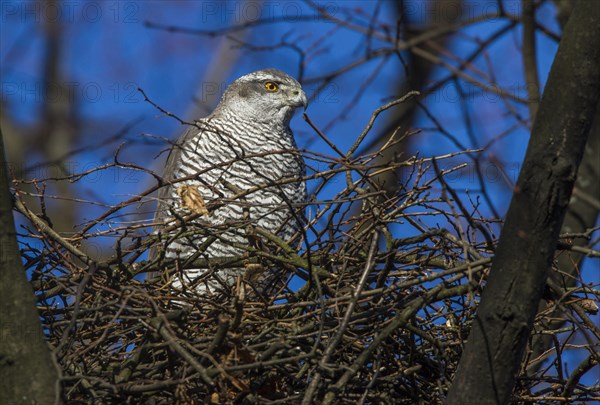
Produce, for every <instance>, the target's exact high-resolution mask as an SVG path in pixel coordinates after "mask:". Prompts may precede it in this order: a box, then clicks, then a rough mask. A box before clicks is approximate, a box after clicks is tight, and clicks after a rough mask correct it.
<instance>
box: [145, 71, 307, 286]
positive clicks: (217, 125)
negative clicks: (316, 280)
mask: <svg viewBox="0 0 600 405" xmlns="http://www.w3.org/2000/svg"><path fill="white" fill-rule="evenodd" d="M301 106H303V107H305V108H306V106H307V99H306V95H305V94H304V91H303V90H302V88H301V86H300V83H298V81H296V80H295V79H294V78H292V77H290V76H289V75H287V74H285V73H284V72H282V71H279V70H276V69H264V70H259V71H256V72H253V73H250V74H247V75H245V76H242V77H240V78H239V79H237V80H235V81H234V82H233V83H232V84H231V85H230V86H229V87H228V88H227V90H226V91H225V93H224V94H223V96H222V98H221V101H220V102H219V105H218V106H217V107H216V109H215V110H214V111H213V112H212V113H211V114H210V115H209V116H208V117H206V118H202V119H200V120H198V121H196V123H195V125H194V126H191V127H190V129H189V130H188V131H187V132H186V133H184V134H183V135H182V136H181V137H180V138H179V140H178V141H177V142H176V143H175V144H174V146H173V148H172V149H171V152H170V154H169V157H168V159H167V163H166V167H165V173H164V177H163V178H164V180H165V181H167V182H168V185H167V186H165V187H162V188H161V189H160V190H159V193H158V207H157V212H156V215H155V222H158V223H160V224H159V225H157V226H156V227H155V233H157V234H160V235H161V241H162V242H161V244H160V247H159V248H154V249H153V251H152V252H151V259H153V258H156V257H157V255H158V254H159V252H162V254H164V257H165V258H166V259H175V258H179V263H183V262H185V261H186V259H188V260H189V259H190V258H193V259H194V260H195V258H198V259H215V258H228V257H236V256H237V257H240V256H243V255H244V253H245V252H246V251H247V249H244V246H251V245H252V244H253V242H252V241H253V240H254V241H256V240H257V239H256V233H255V232H254V231H255V230H256V229H257V228H262V229H264V230H266V231H268V232H270V233H272V234H274V235H277V236H279V237H280V238H282V239H284V240H289V239H290V238H291V237H292V236H293V235H294V234H296V233H297V232H298V230H299V229H300V228H301V226H302V223H303V221H302V217H303V215H302V214H301V212H302V205H303V203H304V201H305V199H306V186H305V183H304V181H303V180H302V177H303V176H304V173H305V168H304V162H303V160H302V157H301V156H300V154H299V153H298V150H297V147H296V142H295V140H294V136H293V134H292V131H291V130H290V127H289V123H290V120H291V118H292V116H293V114H294V111H295V110H296V109H297V108H298V107H301ZM186 218H192V219H186ZM253 230H254V231H253ZM209 261H210V260H209ZM187 267H189V264H188V266H187ZM245 273H246V269H245V268H244V266H241V267H234V268H224V267H223V268H222V267H220V266H219V265H212V266H210V268H209V269H207V268H202V269H194V268H185V269H184V270H183V271H180V272H179V275H175V276H174V277H175V278H174V279H173V284H172V285H173V286H174V287H176V288H180V287H182V286H185V287H186V288H189V289H192V290H193V291H196V292H199V293H206V292H211V293H212V292H215V291H223V290H226V289H228V288H230V287H232V286H233V285H234V284H235V283H236V280H237V279H238V276H240V275H243V274H245ZM281 273H282V270H281V269H280V268H278V267H277V266H275V267H273V268H267V269H266V270H264V271H263V272H262V273H261V274H260V275H259V276H258V277H254V278H255V280H254V282H255V284H253V287H254V288H256V289H258V290H259V291H264V290H265V289H266V288H267V287H272V286H274V285H276V284H281V282H282V280H284V279H285V278H286V277H285V275H284V274H281Z"/></svg>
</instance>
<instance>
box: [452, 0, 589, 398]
mask: <svg viewBox="0 0 600 405" xmlns="http://www.w3.org/2000/svg"><path fill="white" fill-rule="evenodd" d="M599 98H600V7H598V4H597V3H596V2H594V1H579V2H578V3H577V5H576V6H575V9H574V11H573V14H572V16H571V18H570V20H569V22H568V24H567V26H566V27H565V31H564V35H563V38H562V40H561V43H560V46H559V48H558V52H557V54H556V58H555V61H554V63H553V65H552V69H551V71H550V76H549V78H548V83H547V85H546V90H545V92H544V95H543V97H542V101H541V104H540V108H539V111H538V114H537V118H536V120H535V124H534V127H533V130H532V134H531V139H530V141H529V146H528V149H527V153H526V156H525V160H524V163H523V168H522V171H521V173H520V175H519V179H518V181H517V185H516V188H515V190H514V195H513V199H512V202H511V204H510V207H509V210H508V214H507V217H506V223H505V225H504V228H503V230H502V235H501V238H500V242H499V245H498V248H497V250H496V256H495V258H494V260H493V264H492V270H491V274H490V278H489V280H488V284H487V286H486V288H485V289H484V292H483V294H482V298H481V304H480V306H479V309H478V311H477V315H476V317H475V319H474V320H473V326H472V329H471V333H470V335H469V339H468V341H467V344H466V347H465V350H464V353H463V356H462V359H461V361H460V364H459V367H458V370H457V372H456V375H455V378H454V381H453V384H452V387H451V388H450V392H449V394H448V399H447V403H448V404H465V403H479V404H506V403H508V401H509V400H510V397H511V394H512V390H513V387H514V383H515V376H516V374H517V372H518V370H519V366H520V364H521V360H522V357H523V352H524V349H525V346H526V344H527V339H528V337H529V333H530V331H531V327H532V323H533V318H534V316H535V313H536V310H537V307H538V304H539V301H540V298H541V296H542V292H543V289H544V286H545V283H546V278H547V276H548V269H549V268H550V265H551V263H552V260H553V258H554V251H555V249H556V244H557V240H558V235H559V232H560V228H561V224H562V222H563V219H564V216H565V213H566V211H567V206H568V203H569V199H570V197H571V192H572V189H573V185H574V183H575V178H576V173H577V168H578V166H579V163H580V161H581V158H582V156H583V151H584V148H585V143H586V138H587V135H588V132H589V129H590V126H591V123H592V119H593V117H594V114H595V112H596V109H597V107H598V101H599Z"/></svg>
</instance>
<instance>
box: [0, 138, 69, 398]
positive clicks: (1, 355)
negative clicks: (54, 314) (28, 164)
mask: <svg viewBox="0 0 600 405" xmlns="http://www.w3.org/2000/svg"><path fill="white" fill-rule="evenodd" d="M0 158H1V159H2V162H1V166H0V229H2V232H1V233H0V249H1V251H0V333H1V336H2V345H1V346H0V403H2V404H7V403H15V404H17V403H19V404H53V403H55V401H56V400H57V398H58V396H57V393H56V389H57V387H58V385H57V382H58V375H57V371H56V368H55V366H54V363H53V361H52V358H51V355H50V351H49V348H48V345H47V344H46V342H45V340H44V336H43V334H42V327H41V325H40V321H39V315H38V313H37V310H36V307H35V300H34V295H33V289H32V288H31V285H30V284H29V282H28V281H27V278H26V276H25V271H24V270H23V266H22V265H21V257H20V254H19V247H18V245H17V234H16V231H15V224H14V220H13V216H12V205H13V204H12V195H11V193H10V191H9V186H8V175H7V169H6V161H5V158H4V143H3V140H2V132H1V131H0Z"/></svg>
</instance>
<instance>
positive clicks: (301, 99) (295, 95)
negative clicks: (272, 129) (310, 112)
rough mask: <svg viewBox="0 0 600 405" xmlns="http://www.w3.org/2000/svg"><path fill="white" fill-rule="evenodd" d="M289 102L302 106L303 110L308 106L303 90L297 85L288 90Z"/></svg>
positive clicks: (295, 105)
mask: <svg viewBox="0 0 600 405" xmlns="http://www.w3.org/2000/svg"><path fill="white" fill-rule="evenodd" d="M290 102H291V105H292V106H294V107H300V106H302V107H304V109H305V110H306V107H308V99H307V98H306V94H305V93H304V90H302V89H301V88H299V87H298V88H295V89H292V90H291V91H290Z"/></svg>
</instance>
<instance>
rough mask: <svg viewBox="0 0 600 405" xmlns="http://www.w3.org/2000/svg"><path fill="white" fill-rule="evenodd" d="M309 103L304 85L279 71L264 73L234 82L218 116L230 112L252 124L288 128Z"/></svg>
mask: <svg viewBox="0 0 600 405" xmlns="http://www.w3.org/2000/svg"><path fill="white" fill-rule="evenodd" d="M307 104H308V101H307V99H306V94H304V91H303V90H302V86H300V83H298V81H297V80H296V79H294V78H293V77H291V76H289V75H287V74H286V73H284V72H282V71H280V70H277V69H263V70H258V71H256V72H253V73H249V74H247V75H245V76H242V77H240V78H239V79H237V80H236V81H234V82H233V83H232V84H231V85H230V86H229V87H228V88H227V90H225V93H224V94H223V97H222V99H221V102H220V103H219V105H218V107H217V108H216V110H215V113H222V112H225V110H226V112H227V113H228V114H233V115H234V116H235V117H236V118H238V119H242V120H250V121H261V122H269V121H275V123H277V124H283V125H286V126H287V125H288V124H289V122H290V119H291V118H292V115H293V113H294V111H295V110H296V108H298V107H301V106H303V107H304V108H306V106H307Z"/></svg>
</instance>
